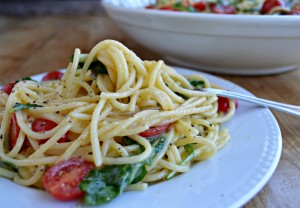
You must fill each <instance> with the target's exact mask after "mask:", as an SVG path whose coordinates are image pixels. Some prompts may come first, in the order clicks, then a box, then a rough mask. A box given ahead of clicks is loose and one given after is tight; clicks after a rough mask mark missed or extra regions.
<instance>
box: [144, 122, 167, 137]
mask: <svg viewBox="0 0 300 208" xmlns="http://www.w3.org/2000/svg"><path fill="white" fill-rule="evenodd" d="M171 125H172V124H166V125H162V126H154V127H150V128H149V129H147V130H146V131H143V132H141V133H139V135H140V136H142V137H146V138H147V137H153V136H157V135H160V134H162V133H164V132H165V131H167V130H168V129H169V128H170V127H171Z"/></svg>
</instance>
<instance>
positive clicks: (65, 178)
mask: <svg viewBox="0 0 300 208" xmlns="http://www.w3.org/2000/svg"><path fill="white" fill-rule="evenodd" d="M92 168H94V164H93V163H91V162H88V161H85V160H83V159H81V158H71V159H68V160H64V161H61V162H59V163H57V164H56V165H54V166H53V167H51V168H50V169H49V170H47V172H46V174H45V175H44V177H43V184H44V187H45V189H46V191H47V192H48V193H49V194H51V195H52V196H53V197H54V198H55V199H58V200H61V201H70V200H74V199H78V198H80V197H82V196H83V195H84V192H83V191H81V190H80V189H79V187H78V185H79V183H80V182H81V181H82V180H83V178H84V177H85V176H86V175H87V174H88V173H89V171H90V170H91V169H92Z"/></svg>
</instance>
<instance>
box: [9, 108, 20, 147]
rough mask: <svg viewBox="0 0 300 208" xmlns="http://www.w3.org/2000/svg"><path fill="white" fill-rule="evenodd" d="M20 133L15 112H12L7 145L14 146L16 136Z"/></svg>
mask: <svg viewBox="0 0 300 208" xmlns="http://www.w3.org/2000/svg"><path fill="white" fill-rule="evenodd" d="M19 134H20V126H19V125H18V122H17V117H16V114H15V113H14V114H13V115H12V117H11V119H10V128H9V137H10V139H9V146H10V147H11V148H14V146H16V143H17V140H18V137H19Z"/></svg>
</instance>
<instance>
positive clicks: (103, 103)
mask: <svg viewBox="0 0 300 208" xmlns="http://www.w3.org/2000/svg"><path fill="white" fill-rule="evenodd" d="M95 64H96V65H98V66H101V67H102V69H101V70H103V69H104V71H101V70H100V71H99V70H98V71H97V70H96V71H95V70H93V69H92V68H93V66H92V65H95ZM195 83H197V84H196V85H195ZM199 84H201V85H202V86H201V87H211V84H210V83H209V81H208V80H207V79H205V77H203V76H200V75H193V76H189V77H184V76H182V75H180V74H178V73H177V72H176V71H175V70H174V69H172V68H171V67H169V66H167V65H166V64H164V62H163V61H158V62H156V61H142V60H141V59H140V58H138V57H137V56H136V55H135V54H134V53H133V52H132V51H131V50H129V49H128V48H126V47H125V46H124V45H122V44H121V43H119V42H117V41H113V40H105V41H102V42H100V43H99V44H97V45H96V46H95V47H94V48H93V49H92V50H91V52H90V53H89V54H81V52H80V50H79V49H76V50H75V53H74V56H73V58H72V60H71V62H70V63H69V65H68V67H67V69H66V71H65V73H64V75H63V77H62V78H61V79H59V80H53V81H42V82H36V81H32V80H22V81H19V82H17V83H16V84H15V85H14V87H13V91H12V92H11V94H10V95H7V94H6V93H4V92H2V93H1V94H0V104H1V108H0V109H1V112H0V115H1V135H2V136H1V142H0V159H1V160H2V161H5V164H13V165H14V166H16V167H17V169H18V170H17V171H16V170H14V169H13V168H7V167H6V166H4V165H2V166H0V175H1V176H3V177H7V178H10V179H12V180H13V181H14V182H16V183H18V184H21V185H23V186H35V187H39V188H43V183H42V178H43V176H44V174H45V173H46V171H47V170H48V169H49V168H50V167H52V166H54V165H55V164H57V163H59V162H60V161H64V160H68V159H70V158H76V157H81V158H83V159H84V160H86V161H90V162H92V163H93V164H94V165H95V167H98V168H99V169H102V168H103V167H106V166H112V165H117V166H118V165H125V164H137V163H143V162H144V161H146V160H147V159H149V157H151V161H150V162H149V161H148V163H143V164H144V167H145V168H146V171H147V174H146V175H145V177H143V179H142V180H141V181H140V182H139V183H136V184H130V185H129V186H128V187H127V189H129V190H132V189H134V190H136V189H144V188H146V187H147V183H149V182H157V181H161V180H165V179H170V178H172V177H173V176H174V175H175V174H176V173H183V172H186V171H188V170H189V169H190V166H191V163H192V162H193V161H201V160H205V159H207V158H209V157H211V156H213V155H214V154H215V152H216V151H217V150H218V149H220V148H222V147H223V146H224V145H225V144H226V143H227V142H228V141H229V138H230V136H229V134H228V131H227V130H226V129H221V128H220V125H221V124H222V123H224V122H225V121H227V120H229V119H230V118H231V117H232V116H233V114H234V111H235V106H234V102H233V101H232V100H230V101H229V106H230V108H229V111H228V112H227V113H221V112H218V102H217V100H218V97H217V96H216V95H215V94H212V93H207V92H202V91H199V90H197V88H199V86H197V85H199ZM20 106H21V108H18V107H20ZM13 116H15V120H16V123H17V125H18V127H19V128H20V130H19V134H18V135H17V139H16V141H15V144H14V145H12V144H11V142H10V140H12V135H11V134H12V129H11V128H14V127H13V126H12V119H13ZM40 118H42V119H45V120H50V121H52V122H54V123H56V124H57V125H56V126H55V127H54V128H52V129H51V130H47V131H42V132H37V131H34V130H33V126H32V125H33V122H34V121H35V120H36V119H40ZM15 126H16V125H15ZM162 126H167V127H166V128H165V130H164V132H163V133H161V134H159V135H155V136H153V135H145V132H147V130H149V128H150V129H154V130H155V128H158V127H162ZM156 130H157V129H156ZM143 132H144V134H143ZM67 133H68V140H67V141H65V142H60V141H59V140H60V139H61V138H62V137H63V136H64V135H66V134H67ZM150 137H151V139H150ZM161 137H164V139H163V140H161V141H160V142H161V144H162V145H161V146H160V148H157V146H156V151H155V154H154V153H153V152H154V146H155V140H157V139H158V138H161ZM124 138H125V139H127V140H129V141H130V143H128V142H125V141H124ZM41 141H43V142H41Z"/></svg>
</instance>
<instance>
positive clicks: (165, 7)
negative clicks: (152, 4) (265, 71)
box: [159, 6, 177, 11]
mask: <svg viewBox="0 0 300 208" xmlns="http://www.w3.org/2000/svg"><path fill="white" fill-rule="evenodd" d="M159 10H167V11H177V9H174V8H173V7H171V6H163V7H160V8H159Z"/></svg>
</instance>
